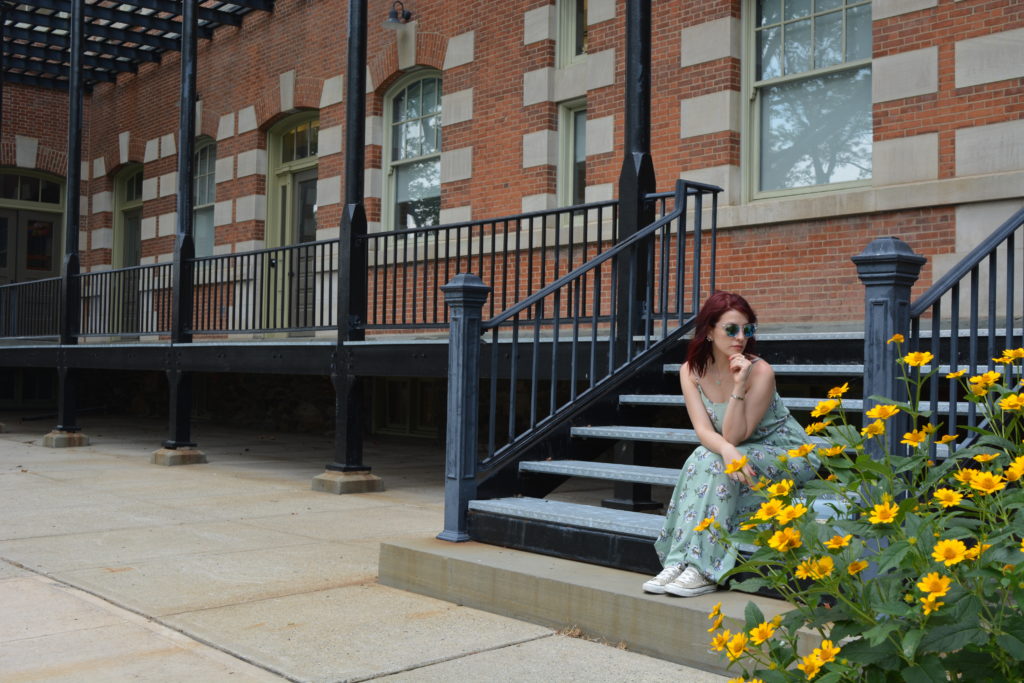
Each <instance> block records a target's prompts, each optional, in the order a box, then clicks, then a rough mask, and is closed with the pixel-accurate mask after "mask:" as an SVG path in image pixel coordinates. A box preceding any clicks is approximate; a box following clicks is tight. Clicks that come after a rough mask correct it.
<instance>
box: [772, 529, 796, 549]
mask: <svg viewBox="0 0 1024 683" xmlns="http://www.w3.org/2000/svg"><path fill="white" fill-rule="evenodd" d="M801 545H803V541H801V540H800V531H799V530H798V529H794V528H793V527H786V528H785V529H780V530H779V531H776V532H775V533H774V534H772V537H771V538H769V539H768V547H770V548H772V549H773V550H778V551H779V552H780V553H784V552H786V551H787V550H793V549H794V548H799V547H800V546H801Z"/></svg>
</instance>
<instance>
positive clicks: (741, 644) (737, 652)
mask: <svg viewBox="0 0 1024 683" xmlns="http://www.w3.org/2000/svg"><path fill="white" fill-rule="evenodd" d="M748 640H749V639H748V638H747V634H746V633H742V632H741V633H737V634H736V635H734V636H733V637H732V638H730V639H729V642H728V643H726V644H725V651H726V654H727V655H729V660H730V661H733V662H735V661H736V660H737V659H739V658H740V657H742V656H743V653H744V652H745V651H746V649H747V642H748Z"/></svg>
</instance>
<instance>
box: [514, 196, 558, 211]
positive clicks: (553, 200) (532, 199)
mask: <svg viewBox="0 0 1024 683" xmlns="http://www.w3.org/2000/svg"><path fill="white" fill-rule="evenodd" d="M556 206H558V197H557V196H556V195H554V194H549V193H544V194H528V195H526V196H525V197H523V199H522V207H523V213H529V212H531V211H544V210H545V209H553V208H555V207H556Z"/></svg>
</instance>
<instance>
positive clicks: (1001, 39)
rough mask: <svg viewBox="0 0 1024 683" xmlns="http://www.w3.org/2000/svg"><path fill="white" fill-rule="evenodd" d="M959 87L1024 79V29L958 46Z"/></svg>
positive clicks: (976, 39) (973, 39) (1004, 32)
mask: <svg viewBox="0 0 1024 683" xmlns="http://www.w3.org/2000/svg"><path fill="white" fill-rule="evenodd" d="M954 49H955V50H956V87H958V88H966V87H969V86H972V85H980V84H981V83H994V82H996V81H1005V80H1009V79H1011V78H1021V77H1024V28H1019V29H1016V30H1013V31H1003V32H1002V33H993V34H991V35H987V36H978V37H977V38H970V39H968V40H961V41H959V42H958V43H956V46H955V48H954Z"/></svg>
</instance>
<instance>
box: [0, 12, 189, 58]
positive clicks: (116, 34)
mask: <svg viewBox="0 0 1024 683" xmlns="http://www.w3.org/2000/svg"><path fill="white" fill-rule="evenodd" d="M8 18H9V19H10V20H11V21H13V22H15V23H22V24H30V25H33V26H44V27H46V28H49V29H55V30H58V31H65V32H68V31H69V30H70V29H69V26H70V22H69V21H68V20H67V18H65V17H60V16H57V15H56V14H40V13H38V12H25V11H22V10H11V11H10V12H8ZM39 33H45V32H43V31H40V32H39ZM87 36H97V37H100V38H106V39H108V40H117V41H120V42H122V43H134V44H136V45H148V46H150V47H155V48H160V49H162V50H177V49H178V45H179V43H180V41H179V40H177V39H174V38H165V37H164V36H159V35H155V34H152V33H146V32H144V31H126V30H124V29H119V28H113V27H112V26H105V25H101V24H96V23H90V22H86V24H85V36H83V38H86V37H87Z"/></svg>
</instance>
